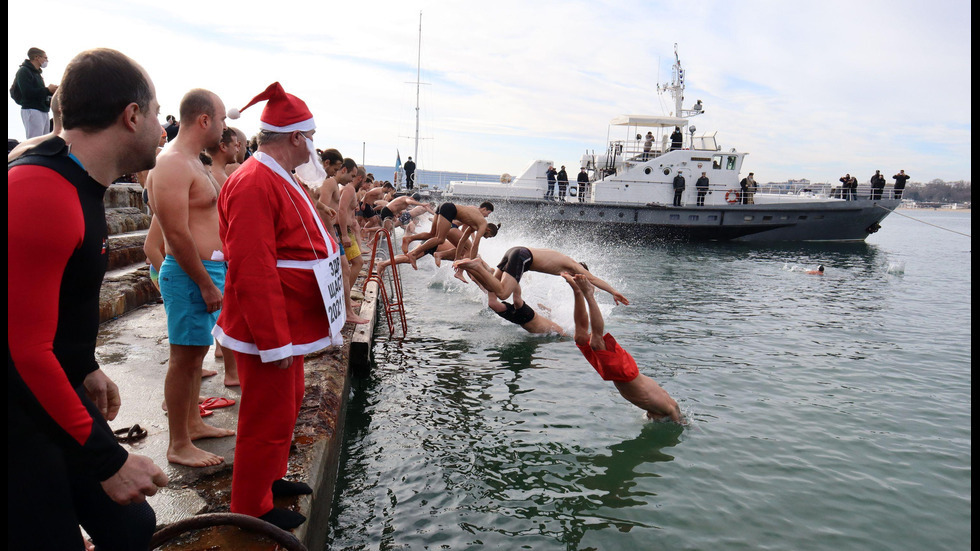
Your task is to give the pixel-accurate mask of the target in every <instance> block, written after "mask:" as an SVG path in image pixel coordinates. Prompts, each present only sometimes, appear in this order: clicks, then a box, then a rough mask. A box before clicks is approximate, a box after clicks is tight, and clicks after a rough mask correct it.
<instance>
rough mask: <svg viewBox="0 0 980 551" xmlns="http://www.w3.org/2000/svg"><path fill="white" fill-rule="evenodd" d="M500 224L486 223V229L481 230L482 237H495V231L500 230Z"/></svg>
mask: <svg viewBox="0 0 980 551" xmlns="http://www.w3.org/2000/svg"><path fill="white" fill-rule="evenodd" d="M500 226H501V225H500V224H493V223H488V224H487V229H486V231H484V232H483V237H487V238H490V237H496V235H497V232H498V231H500Z"/></svg>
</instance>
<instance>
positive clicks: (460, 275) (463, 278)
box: [453, 268, 470, 283]
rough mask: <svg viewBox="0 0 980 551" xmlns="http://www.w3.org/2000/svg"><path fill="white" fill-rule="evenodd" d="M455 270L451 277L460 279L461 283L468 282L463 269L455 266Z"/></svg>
mask: <svg viewBox="0 0 980 551" xmlns="http://www.w3.org/2000/svg"><path fill="white" fill-rule="evenodd" d="M455 272H456V273H454V274H453V277H455V278H456V279H458V280H460V281H462V282H463V283H469V282H470V281H469V280H468V279H466V276H465V275H463V270H461V269H459V268H457V269H456V270H455Z"/></svg>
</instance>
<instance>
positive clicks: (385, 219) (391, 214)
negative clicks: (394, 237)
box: [381, 195, 425, 233]
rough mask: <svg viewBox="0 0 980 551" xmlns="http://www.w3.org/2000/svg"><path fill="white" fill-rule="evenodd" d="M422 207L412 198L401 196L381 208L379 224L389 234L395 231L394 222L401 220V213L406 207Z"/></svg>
mask: <svg viewBox="0 0 980 551" xmlns="http://www.w3.org/2000/svg"><path fill="white" fill-rule="evenodd" d="M410 206H413V207H424V206H425V205H423V204H422V203H419V202H418V201H416V200H415V199H414V198H412V197H411V196H408V195H402V196H401V197H396V198H394V199H392V200H391V201H388V203H387V204H386V205H385V206H383V207H381V224H382V226H383V227H384V229H386V230H388V232H389V233H390V232H391V231H393V230H394V229H395V222H396V221H398V220H399V219H400V218H401V215H402V213H403V212H405V209H407V208H408V207H410Z"/></svg>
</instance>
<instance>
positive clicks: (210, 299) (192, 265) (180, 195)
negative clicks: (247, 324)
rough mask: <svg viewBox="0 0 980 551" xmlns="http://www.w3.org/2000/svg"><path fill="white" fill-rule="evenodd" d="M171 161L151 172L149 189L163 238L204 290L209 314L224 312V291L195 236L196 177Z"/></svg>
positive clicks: (202, 290) (190, 275) (180, 262)
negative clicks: (192, 208) (193, 190)
mask: <svg viewBox="0 0 980 551" xmlns="http://www.w3.org/2000/svg"><path fill="white" fill-rule="evenodd" d="M182 164H183V163H180V162H178V161H176V159H167V160H166V161H165V162H164V163H160V164H157V166H156V168H154V169H153V170H151V171H150V176H149V181H148V182H147V185H148V186H149V188H150V194H151V196H152V201H151V202H152V204H153V211H154V213H155V214H156V216H157V218H159V219H160V228H161V229H162V230H163V237H164V239H165V240H166V242H167V245H169V249H170V252H171V254H173V256H174V259H176V260H177V264H179V265H180V268H181V269H182V270H184V272H185V273H187V275H188V277H190V278H191V280H193V281H194V283H196V284H197V286H198V288H200V289H201V296H202V297H203V298H204V302H205V303H206V304H207V306H208V312H216V311H218V310H220V309H221V291H220V290H219V289H218V287H217V286H216V285H215V284H214V282H213V281H211V276H210V275H209V274H208V271H207V270H206V269H205V268H204V263H202V262H201V257H200V254H199V253H198V251H197V243H195V242H194V236H193V235H191V229H190V225H189V221H190V204H189V201H190V190H191V185H192V184H193V183H194V173H193V171H192V170H190V169H189V168H188V167H187V166H186V165H184V166H181V165H182Z"/></svg>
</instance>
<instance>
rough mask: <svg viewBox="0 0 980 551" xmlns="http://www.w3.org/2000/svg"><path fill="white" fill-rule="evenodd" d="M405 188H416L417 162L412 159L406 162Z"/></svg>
mask: <svg viewBox="0 0 980 551" xmlns="http://www.w3.org/2000/svg"><path fill="white" fill-rule="evenodd" d="M405 187H406V188H408V189H414V188H415V161H413V160H412V158H411V157H409V158H408V160H407V161H405Z"/></svg>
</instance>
